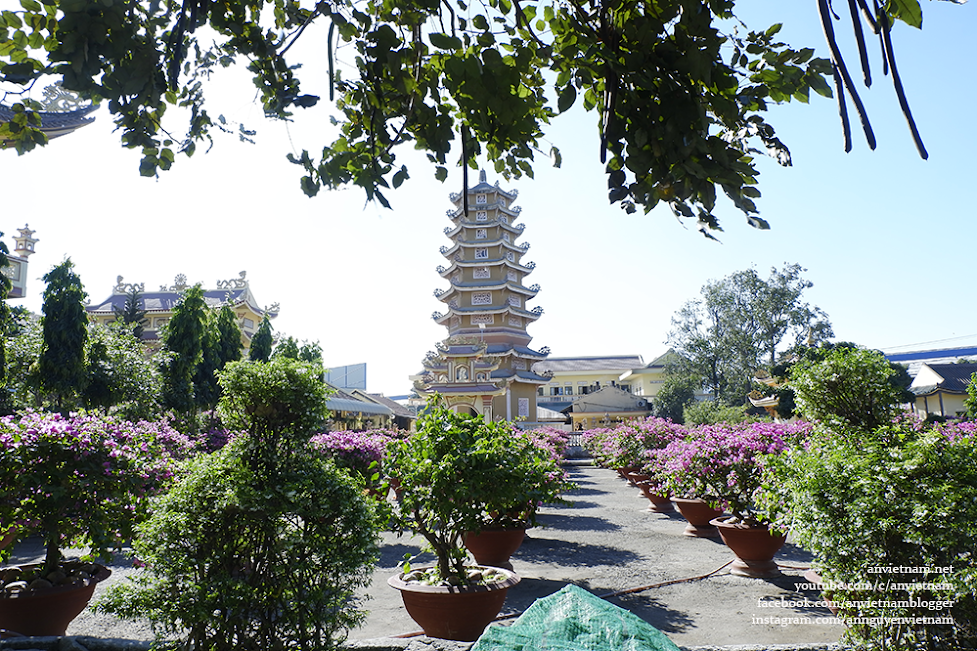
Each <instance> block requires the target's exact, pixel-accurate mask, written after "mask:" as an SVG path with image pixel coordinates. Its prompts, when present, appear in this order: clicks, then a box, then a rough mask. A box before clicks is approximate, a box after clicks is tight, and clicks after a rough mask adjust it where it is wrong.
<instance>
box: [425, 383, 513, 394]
mask: <svg viewBox="0 0 977 651" xmlns="http://www.w3.org/2000/svg"><path fill="white" fill-rule="evenodd" d="M414 390H415V391H417V392H418V393H419V394H421V395H430V394H432V393H439V394H441V395H443V396H466V397H467V396H501V395H502V394H504V393H505V386H499V385H498V384H496V383H494V382H493V383H486V382H476V383H465V384H450V383H449V384H441V383H436V382H431V383H427V382H423V381H415V382H414Z"/></svg>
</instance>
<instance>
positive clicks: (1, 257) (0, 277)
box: [0, 231, 13, 402]
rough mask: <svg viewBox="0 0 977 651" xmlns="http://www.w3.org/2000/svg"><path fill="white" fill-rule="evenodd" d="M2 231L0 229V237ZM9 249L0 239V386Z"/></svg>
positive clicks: (1, 382)
mask: <svg viewBox="0 0 977 651" xmlns="http://www.w3.org/2000/svg"><path fill="white" fill-rule="evenodd" d="M2 237H3V232H2V231H0V238H2ZM9 253H10V249H8V248H7V245H6V244H5V243H4V242H2V241H0V388H3V387H5V386H6V384H7V353H6V351H7V334H8V332H9V330H10V308H9V307H8V306H7V296H8V295H9V294H10V289H11V288H12V287H13V285H12V284H11V282H10V278H8V277H7V274H6V273H4V270H5V269H6V268H7V267H9V266H10V260H9V259H8V258H7V254H9ZM0 402H2V401H0Z"/></svg>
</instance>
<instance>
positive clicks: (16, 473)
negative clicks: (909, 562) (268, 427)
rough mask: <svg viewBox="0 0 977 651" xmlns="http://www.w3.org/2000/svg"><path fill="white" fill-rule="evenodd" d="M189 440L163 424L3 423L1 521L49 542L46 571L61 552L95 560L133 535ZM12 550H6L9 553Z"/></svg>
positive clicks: (92, 420) (53, 417) (54, 417)
mask: <svg viewBox="0 0 977 651" xmlns="http://www.w3.org/2000/svg"><path fill="white" fill-rule="evenodd" d="M189 448H190V446H189V442H188V441H187V440H185V437H182V435H179V433H177V432H176V431H175V430H171V429H167V428H165V427H162V426H160V424H159V423H131V422H128V421H116V420H113V419H111V418H101V417H96V416H89V415H72V416H71V417H70V418H66V417H64V416H61V415H59V414H35V413H31V414H26V415H23V416H8V417H5V418H3V419H0V522H2V523H3V524H5V525H10V524H15V525H17V526H18V527H19V528H20V531H21V533H22V534H32V533H36V534H39V535H41V536H43V537H44V540H45V542H46V548H47V554H46V558H45V563H44V569H45V573H47V572H50V571H53V570H54V569H55V568H56V567H57V565H58V564H59V563H60V562H61V560H62V559H61V549H62V548H65V547H69V546H79V545H80V546H85V547H87V548H89V549H90V550H91V555H92V556H93V557H105V556H107V555H108V553H109V552H110V551H111V550H113V549H116V548H118V547H119V545H120V544H121V543H122V542H123V541H125V540H129V539H131V537H132V534H133V531H134V527H135V524H136V523H137V522H138V521H139V520H140V519H141V518H143V517H144V516H145V515H146V514H147V511H148V506H149V500H150V498H151V497H152V496H153V495H156V494H157V493H159V492H160V491H161V490H163V488H164V487H165V486H166V485H167V482H168V480H169V479H170V478H171V477H172V475H173V468H174V465H175V461H174V459H175V457H183V456H185V455H186V454H187V452H188V450H189ZM8 549H9V548H8Z"/></svg>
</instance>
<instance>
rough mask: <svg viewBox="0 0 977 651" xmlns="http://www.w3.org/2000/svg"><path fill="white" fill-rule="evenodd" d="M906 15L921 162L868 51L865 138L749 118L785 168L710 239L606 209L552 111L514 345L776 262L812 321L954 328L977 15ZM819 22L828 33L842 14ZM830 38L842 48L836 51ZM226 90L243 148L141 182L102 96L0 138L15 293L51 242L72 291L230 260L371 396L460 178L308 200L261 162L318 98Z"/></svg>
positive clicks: (608, 321)
mask: <svg viewBox="0 0 977 651" xmlns="http://www.w3.org/2000/svg"><path fill="white" fill-rule="evenodd" d="M740 4H741V7H740V13H741V16H743V18H744V19H746V21H747V22H748V23H749V24H751V25H755V26H757V27H759V26H760V25H761V24H762V25H766V24H769V23H772V22H777V21H782V22H784V23H785V27H784V31H783V32H782V34H781V35H782V36H783V37H784V40H787V41H788V42H791V43H793V44H794V45H796V46H802V45H809V46H811V47H815V48H816V49H817V50H818V53H819V54H820V55H825V53H826V48H825V46H824V42H823V36H822V35H821V32H820V27H819V25H818V23H817V17H816V14H815V10H816V7H815V5H814V3H813V2H798V1H792V2H778V3H770V2H759V1H758V0H752V1H751V0H741V3H740ZM923 8H924V28H923V30H922V31H917V30H914V29H911V28H908V27H906V26H905V25H901V24H900V25H899V26H898V27H897V29H896V32H895V35H894V37H895V41H896V49H897V57H898V62H899V65H900V72H901V73H902V76H903V81H904V84H905V86H906V89H907V92H908V94H909V99H910V103H911V105H912V108H913V111H914V113H915V115H916V119H917V122H918V124H919V126H920V130H921V132H922V135H923V138H924V140H925V142H926V145H927V147H928V149H929V152H930V159H929V160H928V161H922V160H920V159H919V158H918V156H917V155H916V152H915V148H914V146H913V144H912V141H911V139H910V137H909V132H908V128H907V127H906V125H905V122H904V120H903V118H902V116H901V114H900V113H899V111H898V107H897V103H896V98H895V94H894V91H893V89H892V86H891V80H890V79H889V78H884V77H882V76H881V69H880V68H881V65H880V59H879V55H878V52H877V48H875V49H873V63H874V65H875V69H874V72H875V78H876V81H875V84H874V86H873V88H872V89H871V90H869V91H864V92H863V97H864V98H865V100H866V104H867V106H868V110H869V115H870V117H871V118H872V120H873V124H874V126H875V130H876V135H877V137H878V139H879V146H878V149H877V150H876V151H875V152H870V151H868V148H867V147H866V145H865V143H864V139H863V138H862V136H861V133H860V132H859V131H858V130H857V124H856V125H855V128H856V131H855V134H854V143H855V144H854V150H853V151H852V152H851V153H850V154H845V153H844V151H843V150H842V141H841V131H840V126H839V122H838V117H837V109H836V106H835V103H834V101H833V100H826V99H822V98H814V99H812V104H810V105H807V106H804V105H800V104H797V103H793V104H791V105H788V106H785V107H782V108H778V109H776V110H775V111H774V112H773V114H772V116H771V118H770V121H771V122H772V123H773V125H774V126H775V127H776V128H777V130H778V134H779V135H780V136H781V138H782V139H783V140H784V141H785V142H786V143H787V144H788V146H789V147H790V148H791V151H792V153H793V158H794V166H793V167H792V168H786V169H785V168H780V167H778V166H777V165H776V164H774V163H773V162H772V161H765V162H763V163H762V175H761V186H760V187H761V190H762V192H763V198H762V199H761V200H760V202H759V207H760V210H761V215H762V216H763V217H764V218H766V219H767V220H769V221H770V223H771V225H772V230H771V231H768V232H760V231H756V230H754V229H752V228H750V227H749V226H747V225H746V223H745V221H744V220H743V218H742V216H741V215H740V213H738V211H736V209H735V208H733V207H732V206H731V205H729V204H728V203H727V204H724V205H722V206H721V207H720V215H721V221H722V225H723V226H724V228H725V233H723V234H720V238H721V240H722V242H721V243H716V242H710V241H706V240H705V239H704V238H702V237H701V236H700V235H699V234H698V233H697V232H695V230H694V229H691V228H690V229H689V230H685V229H684V228H683V226H682V225H680V224H679V223H678V222H676V220H675V219H674V218H672V217H671V215H670V213H669V212H668V211H667V210H664V209H662V210H656V211H654V212H653V213H652V214H650V215H626V214H624V213H623V212H622V211H621V210H619V209H618V208H616V207H612V206H610V205H608V203H607V200H606V190H605V188H606V182H605V179H604V175H603V172H602V169H601V166H600V164H599V163H598V161H597V136H596V127H595V120H596V116H594V115H593V114H586V113H583V112H582V111H575V112H572V113H571V114H569V115H567V116H562V117H561V118H559V119H558V120H557V121H556V123H555V124H554V125H553V128H552V129H551V130H550V132H549V139H550V141H551V142H552V143H553V144H556V145H557V146H559V147H560V148H561V149H562V151H563V156H564V165H563V168H562V169H559V170H556V169H552V168H550V167H549V166H548V163H547V162H546V161H545V158H544V157H541V158H540V164H539V166H538V169H537V174H536V178H535V180H530V179H522V180H519V181H513V182H505V181H504V180H503V181H502V182H501V184H502V186H503V187H504V188H507V189H517V190H518V191H519V200H518V202H517V205H520V206H522V209H523V210H522V221H523V222H524V223H525V224H526V230H525V235H524V236H523V238H522V240H521V241H528V242H531V243H532V248H531V249H530V252H529V255H528V257H527V258H526V259H527V260H534V261H535V262H536V263H537V267H536V271H535V272H534V273H533V274H532V276H531V277H530V283H536V282H538V283H539V284H540V285H541V286H542V291H541V292H540V294H539V296H538V297H537V299H536V301H535V302H533V303H531V304H530V307H533V306H535V305H540V306H542V307H543V308H544V309H545V314H544V315H543V317H542V318H541V319H540V320H539V321H538V322H537V323H536V324H535V325H534V326H532V327H531V329H530V333H531V334H532V335H533V336H534V342H533V343H534V345H537V346H549V347H550V348H551V349H552V351H553V352H552V354H553V355H554V356H572V355H604V354H642V355H644V357H645V360H646V361H650V360H651V359H652V358H654V357H656V356H657V355H659V354H661V353H663V352H664V351H665V350H666V343H665V342H666V339H667V337H668V332H669V329H670V320H671V317H672V315H673V313H674V312H675V311H676V310H677V309H679V308H680V307H681V306H682V304H684V303H685V302H686V301H688V300H690V299H693V298H695V297H696V296H697V295H698V292H699V289H700V288H701V287H702V285H703V284H704V283H706V282H707V281H709V280H714V279H719V278H722V277H723V276H726V275H728V274H730V273H732V272H734V271H737V270H740V269H745V268H748V267H750V266H755V267H756V268H757V270H758V272H759V273H761V274H762V275H765V274H766V273H768V272H769V270H770V268H771V267H772V266H778V267H779V266H782V265H783V264H784V263H794V262H796V263H799V264H801V265H802V266H803V267H805V268H806V269H807V272H806V274H805V275H806V277H807V278H808V279H809V280H811V281H813V283H814V287H813V288H811V289H810V290H809V292H808V294H807V299H808V300H809V301H810V302H811V303H813V304H815V305H817V306H819V307H821V308H822V309H823V310H824V311H826V312H827V313H828V315H829V317H830V318H831V321H832V323H833V325H834V329H835V333H836V335H837V338H838V339H843V340H849V341H855V342H857V343H860V344H863V345H866V346H871V347H878V348H893V347H897V346H913V345H916V346H919V347H924V346H926V345H928V342H939V343H938V344H936V345H944V344H954V345H956V344H960V345H963V344H972V343H974V342H975V341H977V307H975V301H974V300H973V299H972V294H973V285H972V282H968V281H970V280H971V278H972V276H973V267H974V265H973V262H972V261H973V259H974V254H973V251H972V250H973V247H974V242H975V235H977V224H975V209H974V205H973V197H974V194H975V190H974V188H975V186H977V183H975V182H974V180H973V178H972V177H973V174H974V172H975V167H977V166H975V165H974V163H973V160H972V157H973V156H974V152H975V151H977V136H975V131H974V129H973V126H972V125H971V124H970V120H969V117H970V114H971V113H972V110H973V107H974V106H975V104H977V92H975V89H974V81H975V75H974V72H973V71H972V62H973V61H974V60H977V56H975V55H977V44H975V43H977V41H974V40H973V38H972V35H973V33H975V31H977V18H975V13H974V7H973V6H969V5H968V6H954V5H951V4H949V3H945V2H924V7H923ZM837 29H838V32H839V34H841V35H843V36H847V35H848V32H849V30H848V28H847V27H846V26H844V23H843V24H842V25H841V26H839V27H838V28H837ZM846 52H848V53H849V61H850V63H852V64H854V63H855V60H856V57H855V56H854V50H853V48H851V47H847V48H846ZM320 58H322V57H320ZM321 78H322V76H320V79H321ZM223 83H224V82H222V84H223ZM235 88H237V87H236V86H234V84H233V83H232V82H231V81H228V82H226V86H224V88H223V89H222V90H226V91H227V92H224V93H222V94H221V96H220V98H219V99H220V102H219V103H218V104H217V105H216V106H215V107H214V108H213V109H212V111H213V112H214V113H215V114H217V113H223V114H225V115H226V116H227V117H228V118H230V119H234V120H238V121H241V122H243V123H244V124H245V125H246V126H248V127H249V128H257V129H258V136H257V140H258V143H257V144H256V145H250V144H243V143H239V142H237V141H236V140H235V139H234V138H233V137H226V138H221V139H219V140H218V142H217V144H216V145H215V147H214V148H213V150H212V151H211V152H209V153H204V152H203V151H200V152H198V154H197V155H196V156H194V158H192V159H189V160H187V159H179V160H178V162H177V165H176V166H175V168H174V169H173V170H171V171H170V172H167V173H163V174H161V176H160V178H159V179H158V180H155V179H145V178H142V177H140V176H139V175H138V155H137V154H136V153H135V152H130V151H126V150H123V149H122V148H121V147H120V146H119V144H118V135H117V134H115V133H113V132H112V124H111V121H110V119H109V116H108V114H107V112H105V111H104V110H102V111H100V112H99V113H97V115H98V120H97V121H96V123H95V124H94V125H92V126H89V127H86V128H85V129H82V130H80V131H78V132H76V133H75V134H73V135H71V136H69V137H65V138H62V139H59V140H55V141H53V142H52V143H51V144H50V146H48V147H47V148H45V149H43V150H39V151H35V152H32V153H31V154H28V155H26V156H23V157H18V156H17V155H16V154H15V153H14V152H12V151H7V152H2V153H0V165H2V168H3V182H2V183H3V188H4V190H5V192H4V194H5V201H4V218H3V220H2V225H0V228H2V230H3V231H4V233H5V240H6V241H7V242H8V244H12V235H13V234H14V233H15V229H16V228H18V227H21V226H23V225H24V223H25V222H29V223H30V226H31V228H33V229H35V230H36V231H37V233H36V237H38V238H40V242H39V243H38V245H37V251H38V252H37V254H36V255H34V256H33V257H32V258H31V268H30V276H31V280H30V283H29V286H28V298H27V299H25V301H24V303H23V304H24V305H26V306H27V307H28V308H30V309H33V310H39V309H40V305H41V299H40V295H41V292H42V291H43V284H42V282H41V281H40V277H41V276H42V275H43V274H44V273H46V272H47V271H48V270H49V269H50V268H51V267H52V266H53V265H55V264H57V263H59V262H60V261H61V260H62V259H63V258H64V257H66V256H68V257H71V259H72V260H73V261H74V262H75V264H76V266H77V269H78V271H79V273H80V275H81V278H82V280H83V282H84V283H85V287H86V289H87V291H88V293H89V295H90V298H91V300H92V301H93V302H97V301H101V300H102V299H104V298H105V297H107V296H108V295H109V293H110V292H111V288H112V286H113V285H114V283H115V280H116V277H117V276H119V275H122V276H124V278H125V280H126V281H127V282H145V283H146V286H147V288H154V289H155V288H158V287H159V286H160V285H163V284H171V283H172V281H173V277H174V276H175V275H177V274H179V273H183V274H186V275H187V277H188V279H189V280H190V282H198V281H200V282H203V283H204V285H205V286H208V287H213V286H214V284H215V282H216V281H217V280H218V279H227V278H233V277H236V276H237V275H238V272H240V271H242V270H247V272H248V278H249V280H250V281H251V287H252V290H253V292H254V294H255V296H256V297H257V299H258V301H259V302H262V303H264V304H270V303H273V302H279V303H280V304H281V316H280V317H279V318H278V319H277V320H276V321H275V322H274V325H275V327H276V329H277V331H278V332H281V333H285V334H289V335H293V336H296V337H298V338H299V339H314V340H319V341H320V342H321V344H322V346H323V349H324V352H325V359H326V363H327V364H329V365H342V364H352V363H358V362H367V363H368V365H369V367H368V383H369V389H370V390H371V391H382V392H384V393H386V394H388V395H395V394H401V393H406V392H408V391H409V389H410V383H409V381H408V375H410V374H412V373H415V372H417V371H418V370H420V361H421V359H422V358H423V356H424V353H425V352H426V351H428V350H431V349H432V348H433V346H434V344H435V342H436V341H438V340H440V339H442V338H444V336H445V335H446V332H445V330H444V329H443V328H440V327H438V326H437V325H436V324H434V322H433V321H432V320H431V318H430V315H431V313H432V312H434V311H436V310H441V309H443V306H442V304H441V303H440V302H439V301H437V300H436V299H435V298H434V297H433V295H432V291H433V290H434V289H435V288H437V287H442V288H444V287H446V284H445V283H444V281H443V280H441V278H440V277H439V276H438V274H437V273H436V272H435V268H436V267H437V266H438V265H439V264H443V263H444V258H443V257H442V256H441V255H440V254H439V253H438V249H439V247H441V246H442V245H445V244H448V240H447V238H446V237H445V236H444V234H443V232H442V231H443V229H444V227H445V226H447V225H448V224H449V220H448V219H447V217H446V215H445V212H446V211H447V210H448V209H449V208H451V203H450V201H449V200H448V194H449V193H450V192H457V191H459V190H460V186H461V175H460V173H459V172H458V170H452V171H451V174H450V176H449V178H448V182H447V183H446V184H441V183H439V182H437V181H436V180H434V178H433V169H431V168H430V167H428V166H427V164H426V163H425V162H424V161H423V159H422V157H420V156H417V155H416V154H413V153H411V154H408V156H407V158H408V160H409V161H410V162H411V163H413V164H412V165H411V174H412V176H413V178H412V179H411V180H410V181H408V182H407V183H406V184H405V185H404V186H403V187H402V188H401V189H399V190H397V191H395V192H391V193H390V194H389V198H390V199H391V202H392V203H393V210H386V209H383V208H381V207H379V206H377V205H364V198H363V195H362V193H360V192H359V191H358V190H355V189H351V190H346V191H340V192H334V193H325V192H324V193H321V194H320V195H319V196H318V197H316V198H314V199H308V198H306V197H305V196H304V195H302V194H301V192H300V190H299V189H298V177H299V174H298V172H299V170H298V168H296V167H294V166H292V165H290V164H289V163H288V162H287V161H286V160H285V154H286V153H288V152H289V151H296V152H297V151H301V148H303V147H304V148H307V149H309V150H310V151H316V150H317V149H318V148H319V147H321V145H322V144H323V143H325V142H327V141H328V140H329V139H330V137H331V134H332V131H331V129H332V127H330V125H329V121H328V116H329V115H330V113H331V112H332V110H333V109H332V107H331V106H330V105H329V104H328V102H323V103H322V104H321V105H320V106H318V107H316V108H314V109H311V110H309V111H305V112H304V113H303V114H302V115H300V116H299V120H297V121H296V122H295V123H293V124H291V125H288V126H286V125H283V124H274V123H268V122H265V121H264V120H263V119H262V118H261V110H260V107H259V106H257V105H255V104H254V103H253V102H252V99H253V92H251V91H249V90H247V89H243V90H241V91H240V92H237V93H236V94H235V93H234V92H231V91H232V89H235ZM310 90H311V91H313V92H315V91H316V89H314V88H310ZM319 90H323V89H319ZM323 92H324V90H323ZM489 180H490V181H491V182H494V181H495V180H496V178H495V177H494V176H493V175H492V174H491V173H490V174H489Z"/></svg>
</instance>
